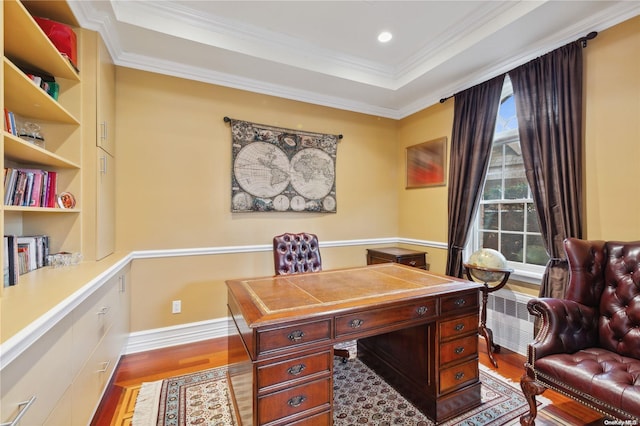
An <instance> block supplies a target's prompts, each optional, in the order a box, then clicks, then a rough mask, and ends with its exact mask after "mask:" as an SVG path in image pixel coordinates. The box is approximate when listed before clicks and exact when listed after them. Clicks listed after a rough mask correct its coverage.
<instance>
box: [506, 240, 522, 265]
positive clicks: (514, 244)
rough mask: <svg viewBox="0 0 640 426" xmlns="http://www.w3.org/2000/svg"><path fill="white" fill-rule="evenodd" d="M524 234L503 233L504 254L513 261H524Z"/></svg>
mask: <svg viewBox="0 0 640 426" xmlns="http://www.w3.org/2000/svg"><path fill="white" fill-rule="evenodd" d="M523 239H524V235H521V234H502V254H503V255H504V257H506V258H507V260H510V261H512V262H522V245H523V244H522V241H523Z"/></svg>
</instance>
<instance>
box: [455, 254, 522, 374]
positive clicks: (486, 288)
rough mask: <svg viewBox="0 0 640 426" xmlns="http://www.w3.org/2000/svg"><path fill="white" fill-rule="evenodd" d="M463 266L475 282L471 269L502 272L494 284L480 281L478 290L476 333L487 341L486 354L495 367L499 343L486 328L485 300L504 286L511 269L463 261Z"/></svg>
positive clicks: (469, 277)
mask: <svg viewBox="0 0 640 426" xmlns="http://www.w3.org/2000/svg"><path fill="white" fill-rule="evenodd" d="M463 266H464V268H465V271H466V274H467V278H468V279H469V281H474V282H477V281H476V280H475V278H476V277H475V276H473V275H472V272H471V271H472V270H473V271H481V272H488V273H493V274H502V279H501V280H500V281H495V282H497V283H498V284H496V285H489V284H490V283H489V282H487V281H481V282H482V283H483V286H482V287H481V288H480V291H482V307H481V309H482V310H481V311H480V325H479V326H478V333H479V334H480V335H481V336H482V337H484V340H485V342H486V343H487V354H488V355H489V359H490V360H491V363H492V364H493V366H494V367H495V368H498V362H497V361H496V360H495V358H493V354H494V353H500V345H496V344H495V343H494V342H493V332H492V331H491V329H490V328H487V300H488V299H489V293H493V292H494V291H498V290H500V289H501V288H502V287H504V285H505V284H506V283H507V281H508V280H509V276H510V275H511V272H513V269H501V268H486V267H483V266H477V265H470V264H468V263H464V264H463ZM478 275H480V274H478ZM493 283H494V282H492V283H491V284H493Z"/></svg>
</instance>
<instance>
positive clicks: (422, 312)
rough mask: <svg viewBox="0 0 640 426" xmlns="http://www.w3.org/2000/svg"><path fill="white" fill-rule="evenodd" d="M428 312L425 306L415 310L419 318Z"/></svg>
mask: <svg viewBox="0 0 640 426" xmlns="http://www.w3.org/2000/svg"><path fill="white" fill-rule="evenodd" d="M428 310H429V308H427V307H426V306H420V307H419V308H418V309H416V313H417V314H418V315H419V316H423V315H424V314H426V313H427V311H428Z"/></svg>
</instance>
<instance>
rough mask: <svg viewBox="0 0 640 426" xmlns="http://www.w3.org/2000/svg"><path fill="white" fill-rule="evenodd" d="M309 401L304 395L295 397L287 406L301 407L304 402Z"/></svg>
mask: <svg viewBox="0 0 640 426" xmlns="http://www.w3.org/2000/svg"><path fill="white" fill-rule="evenodd" d="M306 400H307V397H306V396H304V395H298V396H294V397H293V398H291V399H290V400H289V401H287V404H288V405H289V407H299V406H301V405H302V403H303V402H305V401H306Z"/></svg>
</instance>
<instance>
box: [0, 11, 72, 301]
mask: <svg viewBox="0 0 640 426" xmlns="http://www.w3.org/2000/svg"><path fill="white" fill-rule="evenodd" d="M2 7H3V10H2V25H3V29H4V38H3V66H2V70H1V75H2V84H3V93H4V97H3V99H2V110H3V111H4V110H7V111H11V112H12V113H13V114H14V115H15V116H16V117H19V119H20V120H21V121H23V122H28V123H30V124H36V125H37V128H38V131H39V133H38V135H39V136H41V137H42V140H40V139H37V140H34V139H33V138H25V137H22V138H21V137H20V132H19V131H17V132H16V131H13V132H12V131H11V129H7V127H6V125H5V126H4V128H3V138H2V139H3V144H2V152H3V162H4V171H5V179H6V178H7V176H9V177H11V176H15V175H16V172H17V171H18V172H19V171H26V174H27V177H26V179H28V180H27V181H26V182H27V184H31V185H34V181H33V179H35V180H36V182H40V185H42V181H43V180H45V181H49V182H50V180H49V178H50V177H55V185H56V189H55V190H54V191H55V193H54V194H51V193H48V194H47V198H46V199H44V198H43V194H40V198H39V200H38V201H35V200H36V199H35V198H34V197H33V194H32V193H30V198H29V200H28V201H26V202H25V201H24V198H23V200H22V202H14V201H13V196H14V195H15V193H13V194H11V193H8V191H15V187H11V186H8V185H7V182H6V181H5V185H4V186H3V194H2V195H3V196H2V200H3V203H2V204H3V205H2V211H1V217H2V231H3V235H12V236H16V237H21V236H40V235H46V236H48V244H49V248H48V250H49V251H50V252H51V253H56V252H61V251H64V252H71V253H73V252H81V249H82V247H81V246H82V216H81V211H82V199H81V197H80V196H79V195H80V194H81V188H82V187H81V180H82V176H81V164H82V134H81V133H82V132H81V128H80V127H81V121H80V117H81V111H82V88H81V79H80V73H79V72H78V71H77V69H76V67H75V64H73V63H71V61H70V60H69V58H67V57H65V56H63V55H62V54H61V53H60V52H59V51H58V49H57V48H56V47H55V46H54V44H53V43H52V42H51V41H50V40H49V38H48V37H47V36H46V34H45V33H44V32H43V30H42V29H41V28H40V26H39V25H38V23H37V22H36V21H35V19H34V16H37V17H43V18H49V19H53V20H56V21H59V22H63V23H65V24H67V25H70V26H72V27H77V22H75V18H74V17H73V15H72V14H71V12H70V11H69V9H68V6H67V4H66V3H64V2H29V1H24V2H21V1H19V0H5V1H3V2H2ZM79 42H80V40H79ZM43 80H47V81H48V82H50V83H51V84H47V85H44V84H43ZM54 81H55V83H54ZM52 86H55V89H56V91H55V93H53V92H52V91H51V90H50V88H51V87H52ZM56 98H57V99H56ZM23 136H24V135H23ZM18 174H19V173H18ZM29 174H31V175H29ZM34 176H35V178H34ZM27 188H29V187H28V186H27ZM38 190H39V191H42V190H43V188H42V186H40V188H39V189H38ZM44 190H45V191H46V187H45V188H44ZM31 191H33V187H31ZM63 192H68V193H70V194H75V197H74V198H76V199H77V203H75V204H74V206H73V207H70V208H62V207H60V205H59V204H58V202H57V197H58V195H59V194H61V193H63ZM20 195H22V196H24V194H20ZM9 198H11V202H10V203H8V202H7V200H8V199H9ZM43 200H44V201H45V202H44V203H43ZM52 200H55V202H52ZM2 250H4V247H3V249H2ZM0 258H2V259H3V263H4V262H6V261H5V260H4V259H6V256H4V253H3V256H2V257H0ZM3 266H4V267H5V268H4V269H6V265H5V264H3ZM27 273H28V272H27ZM15 285H20V280H19V279H18V282H17V283H15ZM4 291H7V289H6V288H4Z"/></svg>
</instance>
